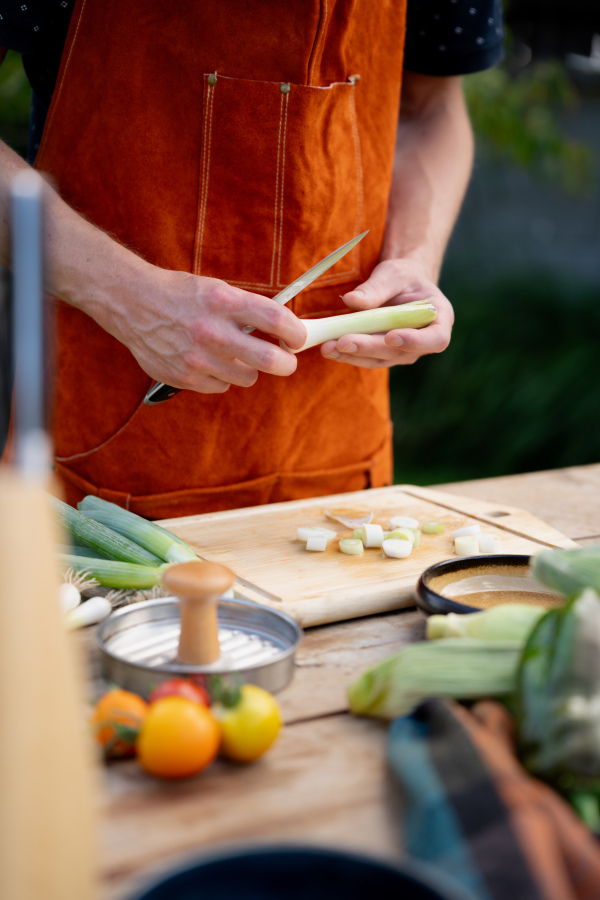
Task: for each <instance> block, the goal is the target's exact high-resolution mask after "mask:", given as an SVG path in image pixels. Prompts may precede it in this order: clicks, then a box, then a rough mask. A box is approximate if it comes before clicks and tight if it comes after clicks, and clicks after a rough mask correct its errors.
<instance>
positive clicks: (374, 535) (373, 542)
mask: <svg viewBox="0 0 600 900" xmlns="http://www.w3.org/2000/svg"><path fill="white" fill-rule="evenodd" d="M362 542H363V544H364V545H365V547H381V545H382V544H383V528H382V527H381V525H363V527H362Z"/></svg>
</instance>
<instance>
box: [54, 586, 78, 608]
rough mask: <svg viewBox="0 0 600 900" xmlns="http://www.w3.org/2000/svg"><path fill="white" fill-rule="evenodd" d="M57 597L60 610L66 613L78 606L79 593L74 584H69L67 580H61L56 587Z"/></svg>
mask: <svg viewBox="0 0 600 900" xmlns="http://www.w3.org/2000/svg"><path fill="white" fill-rule="evenodd" d="M58 599H59V600H60V606H61V609H62V611H63V612H64V613H68V612H69V610H71V609H75V608H76V607H77V606H79V604H80V603H81V594H80V593H79V591H78V590H77V588H76V587H75V585H74V584H71V583H70V582H69V581H63V583H62V584H61V585H60V587H59V589H58Z"/></svg>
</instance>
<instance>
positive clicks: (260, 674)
mask: <svg viewBox="0 0 600 900" xmlns="http://www.w3.org/2000/svg"><path fill="white" fill-rule="evenodd" d="M180 623H181V618H180V612H179V601H178V600H177V598H176V597H166V598H163V599H160V600H146V601H144V602H142V603H135V604H132V605H131V606H125V607H123V608H122V609H119V610H117V611H116V612H113V613H111V615H110V616H109V617H108V618H107V619H105V620H104V622H102V623H101V624H100V625H99V626H98V629H97V631H96V641H97V644H98V646H99V648H100V655H101V660H102V670H103V672H102V674H103V676H104V678H105V679H106V680H107V681H109V682H113V683H114V684H117V685H119V687H122V688H125V689H126V690H129V691H133V692H134V693H136V694H140V695H141V696H142V697H147V696H148V695H149V694H150V693H151V692H152V691H153V690H154V688H156V687H157V686H158V685H159V684H160V683H161V682H163V681H165V680H166V679H167V678H172V677H175V676H178V677H188V678H190V677H193V676H198V675H210V674H222V675H225V674H232V673H234V672H235V673H236V674H237V675H239V676H240V677H241V679H242V681H244V682H248V683H250V684H257V685H259V686H260V687H263V688H265V689H266V690H268V691H271V692H273V693H274V692H276V691H280V690H281V689H282V688H284V687H285V686H286V685H287V684H289V682H290V681H291V679H292V676H293V673H294V656H295V653H296V648H297V647H298V645H299V643H300V641H301V639H302V630H301V629H300V627H299V626H298V625H297V624H296V622H294V620H293V619H292V618H290V617H289V616H287V615H285V613H281V612H279V611H277V610H273V609H269V608H267V607H265V606H260V605H259V604H258V603H253V602H252V601H249V600H220V601H219V604H218V623H219V643H220V645H221V656H220V657H219V659H218V660H217V661H216V662H214V663H211V664H210V665H208V666H184V665H181V664H180V663H178V662H177V647H178V642H179V631H180Z"/></svg>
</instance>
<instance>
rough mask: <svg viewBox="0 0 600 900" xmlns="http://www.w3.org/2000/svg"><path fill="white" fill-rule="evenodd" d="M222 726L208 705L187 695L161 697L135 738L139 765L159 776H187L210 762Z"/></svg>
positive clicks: (219, 739) (213, 755) (214, 752)
mask: <svg viewBox="0 0 600 900" xmlns="http://www.w3.org/2000/svg"><path fill="white" fill-rule="evenodd" d="M220 743H221V729H220V727H219V723H218V722H217V720H216V719H215V717H214V716H213V714H212V712H211V711H210V709H207V707H205V706H201V705H200V704H199V703H196V702H195V701H194V700H188V699H187V698H186V697H164V698H163V699H162V700H157V701H156V703H153V704H152V706H151V707H150V710H149V712H148V715H147V716H146V719H145V720H144V724H143V726H142V730H141V731H140V734H139V736H138V739H137V755H138V759H139V761H140V764H141V766H142V768H144V769H145V770H146V772H148V773H149V774H150V775H157V776H158V777H159V778H188V777H189V776H191V775H196V774H197V773H198V772H201V771H202V769H205V768H206V766H208V765H210V763H211V762H212V761H213V759H214V758H215V756H216V755H217V753H218V750H219V744H220Z"/></svg>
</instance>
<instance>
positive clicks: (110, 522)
mask: <svg viewBox="0 0 600 900" xmlns="http://www.w3.org/2000/svg"><path fill="white" fill-rule="evenodd" d="M78 508H79V509H80V510H81V511H82V512H85V514H86V515H88V516H90V518H92V519H95V520H96V522H101V523H102V524H103V525H106V526H108V527H109V528H112V529H113V531H118V532H119V534H122V535H124V536H125V537H128V538H130V539H131V540H132V541H135V542H136V544H139V545H140V547H144V548H145V549H146V550H147V551H149V552H150V553H152V554H154V557H155V559H154V561H155V562H156V558H157V557H158V559H159V560H162V561H164V562H171V563H175V562H187V561H188V560H190V559H198V557H197V555H196V553H195V552H194V551H193V550H192V548H191V547H190V546H189V545H188V544H186V543H185V541H182V540H181V538H177V537H175V535H174V534H171V532H170V531H167V530H166V529H165V528H161V527H160V525H155V524H154V522H149V521H148V520H147V519H144V518H142V516H137V515H136V514H135V513H132V512H129V511H128V510H126V509H122V508H121V507H120V506H117V505H116V504H115V503H108V501H106V500H101V499H100V497H92V496H91V495H90V496H87V497H84V498H83V500H82V501H81V503H79V504H78Z"/></svg>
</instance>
